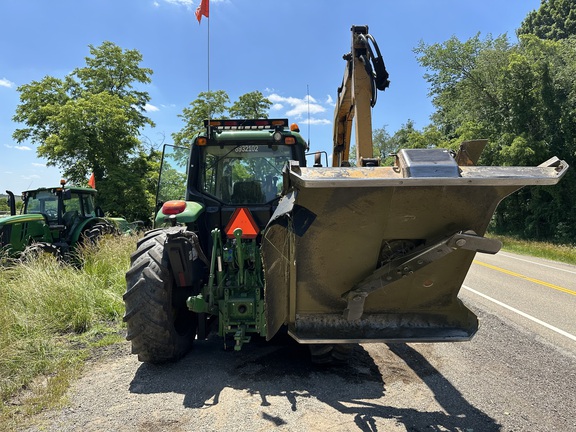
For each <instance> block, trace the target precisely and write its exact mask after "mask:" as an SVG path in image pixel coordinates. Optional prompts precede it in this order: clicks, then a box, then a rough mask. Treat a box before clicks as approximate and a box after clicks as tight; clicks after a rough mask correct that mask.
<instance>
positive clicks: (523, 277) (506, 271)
mask: <svg viewBox="0 0 576 432" xmlns="http://www.w3.org/2000/svg"><path fill="white" fill-rule="evenodd" d="M474 264H478V265H481V266H484V267H488V268H489V269H492V270H496V271H499V272H502V273H506V274H508V275H510V276H515V277H518V278H521V279H525V280H527V281H530V282H534V283H537V284H539V285H544V286H545V287H548V288H552V289H555V290H558V291H562V292H565V293H568V294H572V295H573V296H576V291H574V290H571V289H568V288H563V287H561V286H558V285H554V284H551V283H548V282H544V281H541V280H539V279H534V278H531V277H528V276H524V275H523V274H520V273H515V272H513V271H510V270H506V269H503V268H501V267H496V266H494V265H492V264H488V263H485V262H482V261H477V260H474Z"/></svg>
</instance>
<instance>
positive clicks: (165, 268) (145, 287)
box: [124, 229, 197, 363]
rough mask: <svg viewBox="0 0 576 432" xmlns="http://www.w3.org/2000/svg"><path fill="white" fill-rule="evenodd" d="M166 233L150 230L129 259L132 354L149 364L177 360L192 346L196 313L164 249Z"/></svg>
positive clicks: (128, 310)
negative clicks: (189, 304) (175, 279)
mask: <svg viewBox="0 0 576 432" xmlns="http://www.w3.org/2000/svg"><path fill="white" fill-rule="evenodd" d="M165 241H166V232H165V231H164V230H162V229H159V230H154V231H150V232H148V233H147V234H146V236H145V237H144V238H142V239H141V240H140V241H139V242H138V247H137V250H136V252H135V253H133V254H132V256H131V258H130V262H131V265H130V269H129V270H128V272H127V273H126V284H127V290H126V293H125V294H124V303H125V305H126V314H125V315H124V321H125V322H126V323H127V327H128V333H127V335H126V339H128V340H129V341H131V342H132V353H133V354H138V359H139V360H140V361H142V362H148V363H164V362H167V361H173V360H177V359H179V358H180V357H182V356H183V355H184V354H186V353H187V352H188V351H189V350H190V348H191V347H192V343H193V342H194V338H195V336H196V328H197V315H196V314H195V313H193V312H190V311H189V310H188V308H187V307H186V298H187V297H188V296H189V295H191V294H192V292H191V289H190V290H186V289H183V288H179V287H177V286H176V284H175V282H174V275H173V274H172V271H171V269H170V265H169V262H168V258H167V254H166V253H165V251H164V243H165Z"/></svg>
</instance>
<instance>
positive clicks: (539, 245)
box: [490, 235, 576, 264]
mask: <svg viewBox="0 0 576 432" xmlns="http://www.w3.org/2000/svg"><path fill="white" fill-rule="evenodd" d="M490 237H496V238H498V239H499V240H500V241H501V242H502V249H503V250H505V251H509V252H514V253H517V254H521V255H530V256H534V257H539V258H545V259H549V260H552V261H560V262H565V263H568V264H576V246H575V245H559V244H554V243H547V242H534V241H530V240H521V239H517V238H514V237H509V236H500V235H490Z"/></svg>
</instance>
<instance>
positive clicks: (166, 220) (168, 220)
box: [154, 201, 205, 227]
mask: <svg viewBox="0 0 576 432" xmlns="http://www.w3.org/2000/svg"><path fill="white" fill-rule="evenodd" d="M204 209H205V206H204V205H203V204H200V203H197V202H193V201H186V207H185V208H184V210H183V211H182V212H180V213H178V214H166V213H164V206H162V208H160V210H158V213H157V214H156V219H155V220H154V227H162V226H173V225H176V224H189V223H192V222H196V220H197V219H198V218H199V217H200V215H201V214H202V213H203V212H204Z"/></svg>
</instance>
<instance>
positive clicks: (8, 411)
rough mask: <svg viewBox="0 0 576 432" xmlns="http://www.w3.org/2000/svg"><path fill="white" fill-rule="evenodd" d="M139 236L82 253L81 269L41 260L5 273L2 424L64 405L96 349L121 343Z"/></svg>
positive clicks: (1, 277)
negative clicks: (73, 382)
mask: <svg viewBox="0 0 576 432" xmlns="http://www.w3.org/2000/svg"><path fill="white" fill-rule="evenodd" d="M135 243H136V237H105V238H103V239H102V240H101V241H100V242H99V244H98V245H89V246H86V247H85V248H83V249H82V250H81V251H79V257H78V259H79V260H81V262H82V263H83V265H82V266H81V267H79V266H74V265H70V264H65V263H59V262H57V261H56V260H55V259H54V258H53V257H51V256H40V257H38V259H34V260H31V261H29V262H26V263H18V262H16V263H14V265H11V266H5V267H2V268H0V398H1V401H2V405H1V407H0V425H2V429H6V430H10V429H16V428H17V427H18V423H19V421H21V420H22V419H23V418H25V417H26V416H28V415H30V414H34V413H36V412H39V411H41V410H43V409H46V408H53V407H57V406H60V405H61V404H62V403H65V400H64V399H63V396H64V394H65V392H66V389H67V388H68V386H69V383H70V382H71V380H73V379H74V378H75V377H76V376H77V375H78V373H79V372H80V370H81V368H82V365H83V364H84V361H85V360H86V359H87V358H88V357H89V356H90V353H91V350H92V349H94V348H95V347H99V346H104V345H109V344H113V343H116V342H118V341H120V340H121V339H122V338H123V335H122V334H123V323H122V316H123V313H124V303H123V301H122V294H123V293H124V291H125V287H126V284H125V279H124V277H125V272H126V270H127V269H128V267H129V261H130V253H132V252H133V251H134V250H135Z"/></svg>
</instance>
